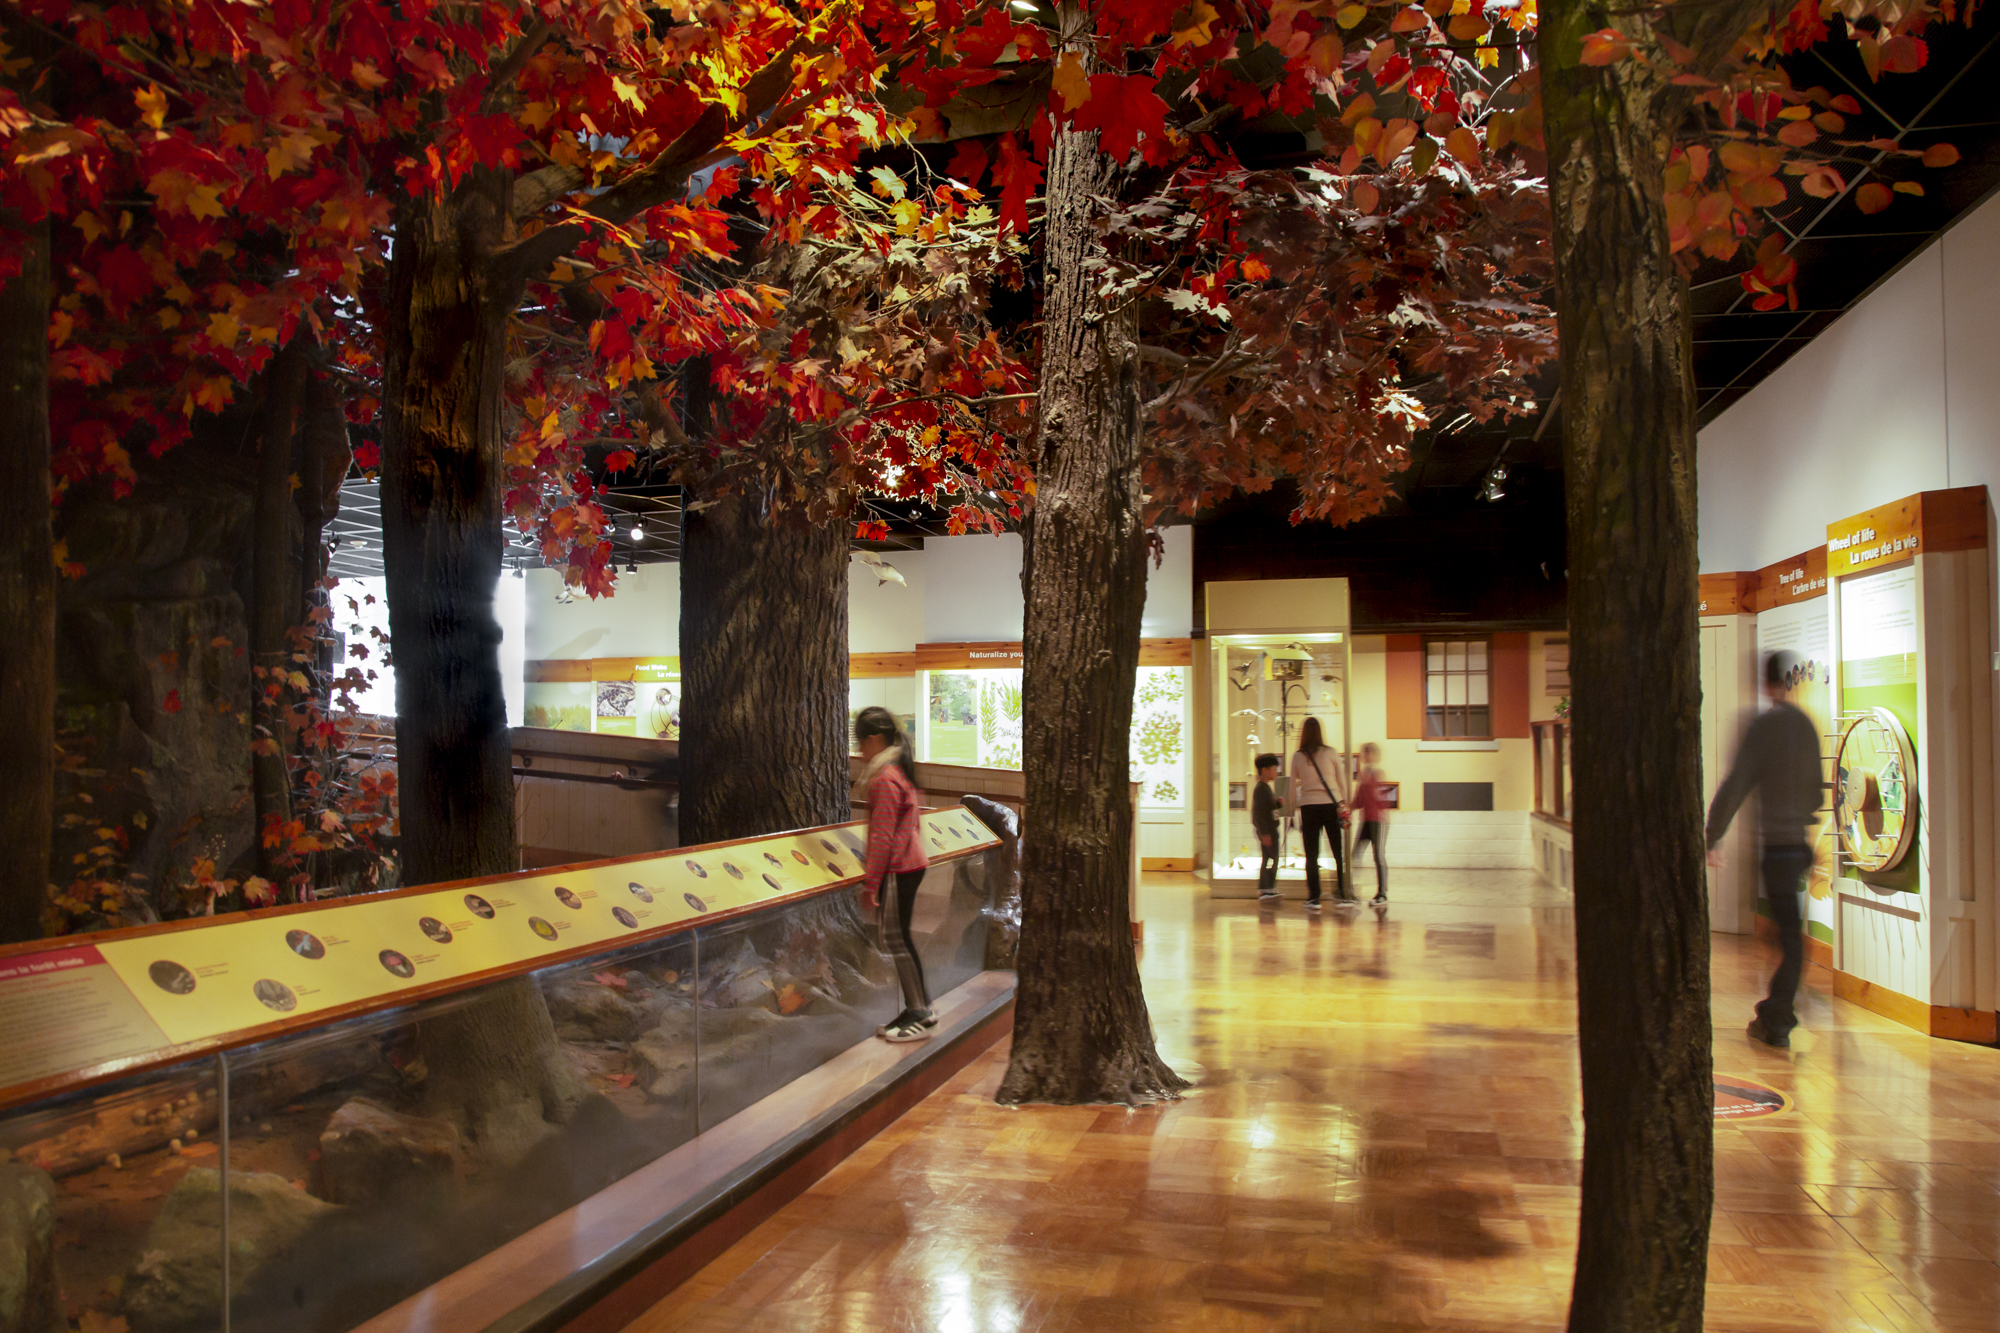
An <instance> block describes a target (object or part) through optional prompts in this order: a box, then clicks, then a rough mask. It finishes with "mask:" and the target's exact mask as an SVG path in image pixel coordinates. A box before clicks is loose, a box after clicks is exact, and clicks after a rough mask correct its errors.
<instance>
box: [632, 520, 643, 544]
mask: <svg viewBox="0 0 2000 1333" xmlns="http://www.w3.org/2000/svg"><path fill="white" fill-rule="evenodd" d="M632 540H633V541H635V542H642V541H645V540H646V530H645V529H644V528H642V527H640V526H639V525H638V524H637V523H634V524H633V525H632Z"/></svg>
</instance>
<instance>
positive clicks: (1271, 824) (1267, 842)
mask: <svg viewBox="0 0 2000 1333" xmlns="http://www.w3.org/2000/svg"><path fill="white" fill-rule="evenodd" d="M1278 767H1279V765H1278V756H1276V755H1274V754H1260V755H1258V756H1257V790H1256V791H1255V792H1254V793H1252V794H1251V797H1250V827H1252V828H1254V829H1256V830H1257V845H1258V848H1259V849H1260V859H1259V860H1258V862H1257V897H1258V898H1259V899H1260V900H1262V899H1266V898H1276V897H1277V896H1278V794H1277V793H1276V792H1274V791H1272V790H1271V783H1272V782H1273V781H1274V780H1275V779H1276V778H1277V776H1278Z"/></svg>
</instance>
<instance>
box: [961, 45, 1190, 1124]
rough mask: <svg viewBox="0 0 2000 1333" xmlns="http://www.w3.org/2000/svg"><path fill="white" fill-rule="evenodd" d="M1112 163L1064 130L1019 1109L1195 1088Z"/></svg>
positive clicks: (1051, 199) (1048, 227) (1018, 1043)
mask: <svg viewBox="0 0 2000 1333" xmlns="http://www.w3.org/2000/svg"><path fill="white" fill-rule="evenodd" d="M1072 17H1073V16H1072ZM1105 167H1106V164H1105V163H1104V160H1103V158H1102V157H1101V155H1100V154H1099V153H1098V151H1097V135H1096V133H1095V132H1094V131H1093V132H1090V133H1080V132H1078V131H1075V130H1070V129H1063V130H1058V131H1057V132H1056V136H1055V142H1054V144H1053V146H1052V149H1051V152H1050V154H1049V168H1048V193H1047V199H1048V204H1047V221H1046V223H1045V235H1044V245H1045V254H1044V260H1043V263H1044V272H1045V279H1046V288H1047V293H1048V295H1047V301H1046V307H1045V311H1044V322H1043V325H1042V372H1041V411H1042V434H1041V452H1040V459H1039V462H1038V464H1037V468H1036V481H1037V485H1038V494H1037V499H1036V503H1035V514H1034V518H1033V520H1032V522H1031V524H1030V528H1029V531H1028V534H1027V560H1026V563H1025V565H1024V567H1023V569H1022V573H1021V583H1022V589H1023V592H1024V594H1025V595H1026V599H1027V624H1026V633H1025V638H1024V641H1023V643H1022V652H1023V656H1024V662H1023V672H1022V721H1023V737H1022V764H1021V767H1022V769H1023V773H1024V776H1025V778H1026V783H1027V806H1026V813H1025V816H1024V818H1023V820H1022V823H1023V826H1024V828H1025V830H1026V833H1025V848H1024V852H1023V856H1022V864H1021V881H1022V883H1021V939H1020V945H1019V949H1018V953H1017V964H1016V966H1017V969H1018V974H1019V988H1018V990H1017V991H1016V996H1015V1007H1014V1047H1013V1056H1012V1059H1011V1060H1010V1061H1009V1063H1008V1066H1007V1075H1006V1078H1005V1079H1004V1081H1002V1083H1001V1085H1000V1095H999V1100H1000V1101H1002V1102H1007V1103H1018V1102H1063V1103H1077V1102H1106V1101H1111V1102H1125V1103H1128V1104H1136V1103H1141V1102H1150V1101H1158V1100H1161V1099H1164V1098H1169V1097H1172V1096H1173V1095H1174V1094H1175V1093H1176V1092H1177V1091H1178V1090H1179V1089H1181V1088H1184V1087H1186V1086H1187V1084H1186V1082H1185V1081H1184V1080H1182V1079H1181V1078H1180V1076H1179V1075H1177V1074H1175V1073H1174V1072H1173V1070H1171V1069H1169V1068H1168V1067H1167V1065H1166V1063H1165V1062H1164V1061H1163V1060H1161V1059H1160V1057H1159V1054H1158V1053H1157V1052H1156V1051H1155V1050H1154V1046H1153V1028H1152V1023H1151V1020H1150V1019H1149V1018H1148V1017H1147V1014H1146V997H1145V994H1144V992H1143V991H1142V989H1141V988H1140V985H1139V967H1138V959H1137V957H1136V955H1135V954H1134V951H1133V947H1132V930H1131V925H1130V920H1131V916H1130V912H1129V910H1128V896H1127V895H1128V894H1129V892H1130V887H1131V885H1130V878H1131V864H1132V860H1131V851H1132V837H1133V833H1134V830H1133V827H1132V801H1131V797H1130V794H1129V792H1130V788H1129V787H1128V785H1127V781H1128V773H1127V770H1128V768H1129V764H1128V760H1129V754H1130V752H1129V748H1128V747H1129V745H1130V739H1129V735H1128V733H1129V732H1130V731H1131V726H1132V689H1133V683H1134V679H1135V677H1136V675H1137V672H1138V667H1139V618H1140V612H1141V611H1142V610H1143V609H1144V606H1145V596H1146V569H1145V549H1146V547H1145V524H1144V521H1143V516H1142V508H1141V500H1140V493H1139V381H1138V359H1137V354H1136V352H1137V349H1136V345H1135V342H1134V339H1133V336H1132V329H1131V327H1130V322H1129V318H1128V317H1125V316H1116V317H1108V316H1107V315H1106V313H1105V311H1104V310H1103V309H1102V308H1101V306H1100V305H1099V303H1098V301H1097V299H1096V296H1095V293H1094V291H1093V283H1092V278H1091V275H1090V273H1089V272H1088V271H1087V270H1086V269H1085V267H1084V264H1085V260H1086V259H1087V258H1088V257H1089V256H1090V254H1091V251H1092V248H1093V247H1095V246H1097V245H1098V244H1099V241H1098V239H1097V235H1096V232H1095V231H1094V230H1093V229H1092V227H1091V219H1092V211H1093V204H1092V200H1093V198H1094V197H1095V196H1096V195H1097V194H1098V193H1099V192H1100V190H1101V188H1102V185H1103V183H1104V173H1105Z"/></svg>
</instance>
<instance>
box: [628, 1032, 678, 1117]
mask: <svg viewBox="0 0 2000 1333" xmlns="http://www.w3.org/2000/svg"><path fill="white" fill-rule="evenodd" d="M628 1067H629V1068H630V1069H631V1072H632V1074H633V1081H634V1082H635V1083H637V1084H638V1085H639V1086H640V1087H641V1088H643V1089H645V1092H646V1096H647V1097H649V1098H650V1099H652V1100H653V1101H656V1102H670V1101H673V1100H674V1099H675V1098H677V1097H680V1096H682V1095H683V1094H684V1093H685V1092H686V1091H687V1090H688V1088H689V1087H690V1086H691V1085H692V1084H693V1082H694V1072H695V1070H694V1034H693V1033H692V1032H691V1031H690V1030H689V1027H688V1024H686V1023H684V1022H683V1023H664V1024H662V1025H660V1026H659V1027H656V1028H654V1029H653V1030H652V1031H650V1032H647V1033H643V1034H642V1035H641V1036H640V1037H639V1039H638V1040H637V1041H635V1042H633V1043H632V1052H631V1056H630V1064H629V1066H628Z"/></svg>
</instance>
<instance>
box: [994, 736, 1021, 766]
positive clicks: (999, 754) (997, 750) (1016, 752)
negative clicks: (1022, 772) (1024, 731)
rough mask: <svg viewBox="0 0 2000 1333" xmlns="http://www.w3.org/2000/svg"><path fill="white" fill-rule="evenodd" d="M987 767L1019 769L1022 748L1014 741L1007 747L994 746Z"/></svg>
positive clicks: (1008, 743) (1009, 742)
mask: <svg viewBox="0 0 2000 1333" xmlns="http://www.w3.org/2000/svg"><path fill="white" fill-rule="evenodd" d="M986 766H987V767H988V768H1019V767H1020V766H1021V747H1020V746H1019V745H1017V744H1016V743H1015V742H1013V741H1008V742H1007V743H1006V744H1005V745H996V746H994V747H993V754H992V757H991V758H990V759H989V760H988V761H987V765H986Z"/></svg>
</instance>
